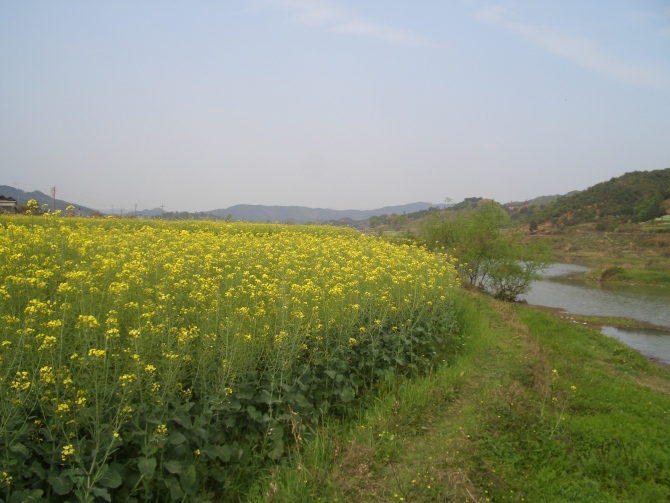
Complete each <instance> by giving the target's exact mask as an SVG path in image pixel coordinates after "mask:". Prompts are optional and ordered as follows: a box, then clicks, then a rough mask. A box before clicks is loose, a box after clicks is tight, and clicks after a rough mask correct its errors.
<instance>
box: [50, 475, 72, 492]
mask: <svg viewBox="0 0 670 503" xmlns="http://www.w3.org/2000/svg"><path fill="white" fill-rule="evenodd" d="M47 481H48V482H49V484H51V487H53V489H54V492H55V493H56V494H58V495H59V496H65V495H66V494H67V493H69V492H70V491H72V485H73V484H72V481H71V480H70V478H69V477H63V476H62V475H60V476H59V475H56V474H53V473H52V474H51V475H49V478H48V479H47Z"/></svg>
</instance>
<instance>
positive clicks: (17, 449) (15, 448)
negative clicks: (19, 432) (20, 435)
mask: <svg viewBox="0 0 670 503" xmlns="http://www.w3.org/2000/svg"><path fill="white" fill-rule="evenodd" d="M9 450H10V451H11V452H14V453H18V454H23V456H25V457H26V458H29V457H30V451H29V450H28V448H27V447H26V446H25V445H23V444H22V443H21V442H19V443H16V444H14V445H12V446H11V447H10V448H9Z"/></svg>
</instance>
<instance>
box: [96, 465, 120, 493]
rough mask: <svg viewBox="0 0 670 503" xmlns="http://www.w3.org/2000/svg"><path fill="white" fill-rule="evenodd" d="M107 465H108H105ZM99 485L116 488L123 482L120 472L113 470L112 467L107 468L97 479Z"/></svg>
mask: <svg viewBox="0 0 670 503" xmlns="http://www.w3.org/2000/svg"><path fill="white" fill-rule="evenodd" d="M105 466H109V465H105ZM98 482H99V483H100V485H101V486H103V487H109V488H110V489H116V488H117V487H119V486H120V485H121V483H122V482H123V478H122V477H121V474H120V473H119V472H117V471H116V470H114V468H111V467H110V468H109V469H108V470H107V471H106V472H105V474H104V475H103V476H102V477H101V478H100V480H99V481H98Z"/></svg>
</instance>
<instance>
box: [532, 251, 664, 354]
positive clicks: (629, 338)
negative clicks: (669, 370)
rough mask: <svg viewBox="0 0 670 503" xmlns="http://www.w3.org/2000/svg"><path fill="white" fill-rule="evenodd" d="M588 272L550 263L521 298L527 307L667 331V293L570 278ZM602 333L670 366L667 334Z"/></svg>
mask: <svg viewBox="0 0 670 503" xmlns="http://www.w3.org/2000/svg"><path fill="white" fill-rule="evenodd" d="M588 270H589V268H588V267H582V266H578V265H573V264H553V265H552V266H550V267H549V268H548V269H546V270H545V271H543V273H542V279H540V280H538V281H535V282H533V285H532V287H531V289H530V291H529V292H528V293H527V294H526V295H522V296H520V299H522V300H525V301H527V302H528V303H529V304H534V305H540V306H547V307H553V308H560V309H562V310H563V311H565V312H566V313H570V314H586V315H591V316H616V317H622V318H630V319H634V320H639V321H646V322H648V323H651V324H653V325H657V326H661V327H668V328H670V291H669V290H663V289H658V288H656V289H655V288H649V287H633V286H621V285H609V284H606V283H598V282H593V281H588V282H587V281H580V280H577V279H575V278H573V277H572V276H573V275H574V274H576V273H581V272H585V271H588ZM602 332H603V333H604V334H605V335H608V336H610V337H615V338H617V339H619V340H620V341H621V342H623V343H624V344H627V345H628V346H630V347H632V348H634V349H636V350H638V351H640V352H641V353H642V354H643V355H645V356H648V357H651V358H655V359H658V360H660V361H663V362H664V363H667V364H670V332H664V331H662V330H650V329H639V328H636V329H624V328H615V327H607V326H606V327H603V328H602Z"/></svg>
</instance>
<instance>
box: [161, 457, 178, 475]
mask: <svg viewBox="0 0 670 503" xmlns="http://www.w3.org/2000/svg"><path fill="white" fill-rule="evenodd" d="M163 466H164V467H165V469H166V470H167V471H169V472H170V473H174V474H177V475H179V474H180V473H181V465H180V464H179V461H177V460H176V459H172V460H170V461H168V462H167V463H164V464H163Z"/></svg>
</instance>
